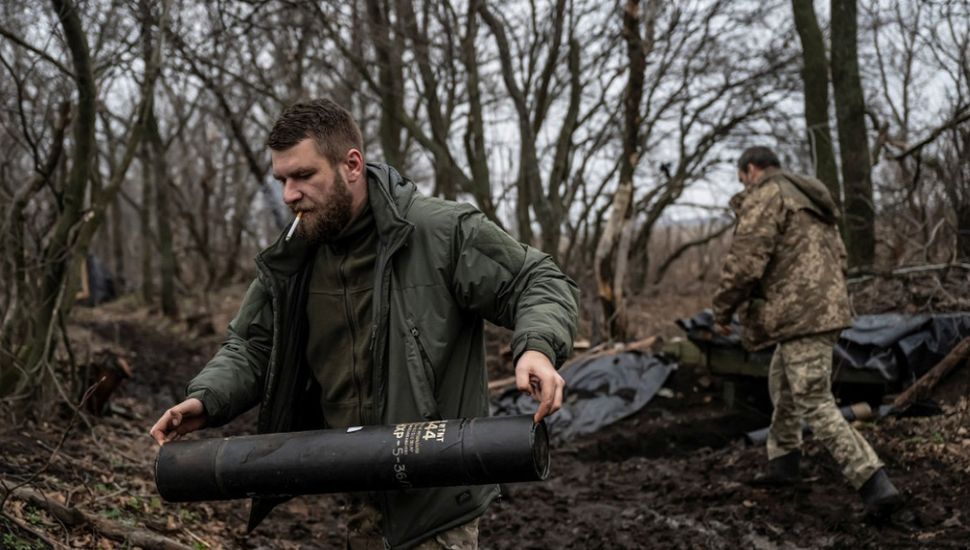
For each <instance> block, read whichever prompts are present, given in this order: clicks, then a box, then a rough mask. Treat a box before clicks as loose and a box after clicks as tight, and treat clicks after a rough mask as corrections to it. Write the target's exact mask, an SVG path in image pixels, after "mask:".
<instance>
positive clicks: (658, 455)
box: [0, 314, 970, 549]
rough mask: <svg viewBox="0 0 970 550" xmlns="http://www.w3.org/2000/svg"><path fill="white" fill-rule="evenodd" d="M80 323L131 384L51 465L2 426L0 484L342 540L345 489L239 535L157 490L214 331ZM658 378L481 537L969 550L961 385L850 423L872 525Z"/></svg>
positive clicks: (693, 375) (824, 479)
mask: <svg viewBox="0 0 970 550" xmlns="http://www.w3.org/2000/svg"><path fill="white" fill-rule="evenodd" d="M79 326H80V327H81V329H82V333H81V334H80V335H76V336H78V339H79V340H85V339H86V341H88V342H89V344H88V345H91V346H95V347H96V346H108V347H111V346H120V347H121V348H123V349H124V350H125V352H126V353H127V354H128V357H129V359H130V361H131V363H132V366H133V368H134V370H135V376H134V378H133V379H132V380H129V381H128V382H127V383H126V385H124V386H123V387H122V389H121V390H120V392H119V395H116V396H115V398H114V399H113V406H114V410H115V411H116V412H115V414H113V415H109V416H107V417H104V418H92V419H91V420H90V422H91V425H92V427H87V426H86V425H85V424H84V423H83V422H81V423H78V426H77V427H76V428H75V429H74V431H73V432H72V434H71V436H70V437H69V438H68V439H67V441H66V442H65V444H64V445H63V446H62V447H61V448H60V449H58V451H57V452H56V453H54V454H53V459H51V456H52V450H53V449H55V448H56V447H57V444H58V441H59V440H60V438H61V435H62V433H63V430H64V427H65V425H66V424H67V421H66V420H65V419H64V418H56V417H55V418H54V419H52V420H51V421H50V422H48V423H32V424H28V425H25V426H22V427H19V428H16V429H12V428H9V427H8V428H7V429H6V430H5V431H2V432H0V480H3V482H4V483H5V484H6V485H8V486H9V485H13V484H16V483H18V482H21V481H24V480H26V479H27V477H28V476H30V475H31V474H33V473H35V472H38V471H41V472H42V473H40V474H39V475H37V476H36V477H35V478H34V479H33V480H32V482H31V484H32V485H33V487H34V488H35V489H37V490H40V491H43V492H45V493H46V494H47V495H49V496H51V497H52V498H54V499H56V500H59V501H60V502H62V503H65V504H67V505H69V506H73V507H76V508H78V509H81V510H84V511H86V512H88V513H93V514H98V515H100V516H102V517H104V518H107V519H110V520H112V521H117V522H120V523H123V524H125V525H127V526H130V527H131V528H132V529H147V530H150V531H153V532H155V533H159V534H162V535H164V536H167V537H169V538H171V539H173V540H176V541H179V542H181V543H183V544H185V545H187V546H189V547H195V548H209V547H211V548H218V547H224V548H342V547H343V540H344V539H343V537H344V535H343V529H344V525H345V521H346V520H345V517H344V514H343V511H344V508H345V506H346V500H345V498H344V497H343V496H341V495H331V496H318V497H307V498H299V499H294V500H292V501H290V502H288V503H286V504H284V505H282V506H280V507H279V508H278V509H277V510H275V511H274V512H273V513H272V514H271V515H270V516H269V518H267V519H266V520H265V521H264V522H263V523H262V524H261V525H260V526H259V528H257V529H256V531H255V532H254V533H252V534H246V533H245V529H244V527H245V523H246V517H247V514H248V505H247V504H246V503H243V502H221V503H206V504H192V505H172V504H167V503H164V502H162V501H160V499H158V497H157V495H156V493H155V490H154V485H153V481H152V464H153V459H154V456H155V453H156V448H155V446H154V443H153V442H152V441H150V439H149V437H148V435H147V432H148V428H149V427H150V425H151V424H152V423H153V422H154V420H155V419H156V418H157V416H158V415H159V414H160V413H161V412H162V411H163V410H164V409H165V408H166V407H168V406H170V405H171V404H172V403H174V400H175V399H176V398H178V397H179V396H181V392H182V388H183V385H184V383H185V382H186V381H187V380H188V379H189V378H190V377H191V376H192V375H194V374H195V372H197V371H198V369H200V368H201V366H202V365H203V364H204V363H205V361H206V360H207V358H208V357H209V356H210V354H211V353H212V352H213V351H214V350H215V349H216V347H217V346H218V344H219V341H220V336H219V335H213V336H206V337H198V336H196V335H195V334H193V333H192V332H191V331H189V330H187V329H186V328H185V327H184V326H180V325H178V324H174V323H172V324H168V325H165V324H162V325H160V324H159V323H157V322H155V320H154V318H144V317H137V316H131V315H123V314H117V315H114V316H113V317H112V316H111V315H107V316H106V315H103V314H99V316H98V317H97V318H91V319H87V320H84V319H82V320H81V321H80V325H79ZM91 342H94V343H93V344H92V343H91ZM82 347H83V346H82ZM78 354H79V355H82V356H83V354H84V352H83V351H79V352H78ZM962 381H963V379H962V378H961V382H962ZM667 386H668V388H669V389H670V390H671V394H672V397H666V398H665V397H659V396H658V397H656V398H655V399H654V401H652V402H651V403H650V404H649V405H648V406H647V407H646V408H645V409H644V410H642V411H641V412H640V413H638V414H636V415H634V416H633V417H631V418H628V419H626V420H624V421H621V422H619V423H617V424H615V425H613V426H611V427H608V428H606V429H604V430H602V431H600V432H599V433H596V434H594V435H592V436H587V437H584V438H581V439H575V440H572V441H569V442H567V443H564V444H560V445H558V446H557V447H556V448H555V449H554V453H553V457H552V459H553V464H552V472H553V474H552V477H551V479H549V480H548V481H546V482H544V483H533V484H519V485H511V486H506V487H504V493H505V495H504V497H503V499H502V500H500V501H498V502H497V503H495V504H494V505H493V506H492V507H491V508H490V509H489V511H488V512H487V513H486V515H485V516H484V518H483V520H482V523H481V546H482V547H483V548H583V549H587V548H736V547H741V548H764V549H767V548H901V547H906V548H924V547H943V548H946V547H954V548H966V547H967V545H968V541H970V484H968V483H966V479H967V476H968V474H970V433H968V427H970V411H968V408H970V405H968V402H967V399H966V392H963V393H961V392H960V391H959V390H960V389H962V387H963V386H962V384H961V385H959V387H958V388H956V389H954V388H950V389H951V393H952V394H953V395H951V396H950V398H951V399H959V401H952V402H951V404H950V405H947V406H945V407H944V409H945V411H946V414H945V415H942V416H935V417H930V418H919V419H909V418H907V419H892V420H888V421H884V422H881V423H879V424H877V425H871V424H869V425H863V426H862V427H861V429H862V430H863V432H864V434H865V435H866V437H867V438H868V439H869V440H870V441H871V442H872V443H873V444H874V446H875V447H876V449H877V451H878V452H879V454H880V456H881V457H882V458H883V460H884V461H885V462H886V464H887V467H888V469H889V472H890V473H891V475H892V477H893V479H894V481H895V482H896V483H897V484H898V486H899V487H900V488H901V489H902V490H903V491H904V493H905V494H906V496H907V498H908V506H907V507H906V508H904V509H903V510H902V511H900V512H898V513H896V514H895V515H894V516H893V517H891V518H888V519H887V520H884V521H882V522H874V521H871V520H867V519H866V518H865V517H864V515H863V511H862V506H861V502H860V500H859V498H858V496H857V495H856V494H855V493H854V492H853V491H852V489H851V488H850V487H849V486H848V485H847V484H846V483H845V482H844V481H843V479H842V477H841V475H840V473H839V471H838V468H837V466H836V465H835V463H834V462H833V461H832V460H831V458H829V457H828V455H827V454H826V453H825V452H824V451H823V450H822V449H820V448H819V447H818V446H816V445H814V444H812V442H811V441H810V440H809V443H808V445H807V446H806V449H805V451H806V454H807V457H806V460H805V470H804V472H803V475H804V476H805V481H804V482H803V483H802V484H800V485H799V486H797V487H793V488H788V489H780V490H766V489H755V488H752V487H749V486H748V485H746V484H745V483H744V481H745V480H746V479H748V478H750V477H751V476H752V475H754V473H755V472H756V471H757V470H758V468H760V467H761V466H762V464H763V463H764V451H763V449H758V448H749V447H746V446H745V445H744V443H743V440H742V438H741V437H740V436H741V434H742V433H743V432H744V431H746V430H750V429H754V428H758V427H761V426H764V425H765V424H767V422H768V420H767V418H766V417H765V416H764V415H763V414H759V413H757V412H738V411H733V410H729V409H727V408H725V407H724V406H723V405H722V404H721V402H720V398H719V395H720V394H719V386H718V383H717V381H716V380H711V379H710V377H709V376H706V375H704V373H701V372H696V371H694V370H693V369H690V368H681V369H679V370H678V371H676V372H675V373H674V374H673V375H672V377H671V379H670V381H669V382H668V384H667ZM668 395H670V394H668ZM254 420H255V417H254V413H253V412H250V413H248V414H247V415H244V417H242V418H240V419H237V420H236V421H235V422H233V423H232V424H230V425H228V426H226V427H223V428H219V429H216V430H208V431H207V432H206V433H204V434H203V435H205V436H206V437H212V436H216V435H220V434H242V433H246V432H247V431H249V430H250V429H251V427H252V426H253V424H254ZM48 462H49V464H48V465H47V466H46V469H45V464H47V463H48ZM3 511H4V513H5V514H8V515H9V516H11V517H13V518H19V520H20V521H21V522H22V524H23V525H26V526H27V527H29V528H30V530H32V531H35V532H39V533H41V534H42V535H44V536H45V537H46V538H47V539H48V541H53V542H54V543H55V544H61V543H63V544H66V545H68V546H73V547H83V548H89V547H104V548H111V547H116V546H119V545H121V544H122V543H120V542H118V541H113V540H108V539H105V538H104V537H103V536H102V535H101V534H100V533H98V532H96V531H93V530H91V529H90V528H88V527H84V526H81V527H74V528H64V527H62V526H61V525H59V524H58V522H57V521H55V520H54V519H53V518H52V517H51V516H50V515H48V514H47V513H46V512H44V511H41V510H38V509H35V508H33V507H31V506H29V505H27V504H25V503H24V502H21V501H20V500H18V499H17V498H16V497H13V498H11V499H9V501H8V503H7V504H6V506H5V508H4V510H3ZM0 536H2V537H4V538H2V539H0V547H16V546H15V545H16V544H25V545H26V544H33V545H34V546H33V547H47V546H48V544H45V543H43V542H41V541H40V539H39V538H38V537H37V536H35V535H34V534H32V533H31V532H30V531H28V530H27V529H25V528H23V527H22V526H18V525H16V524H14V523H13V522H12V520H10V519H8V518H2V517H0ZM22 547H23V548H27V547H29V546H22Z"/></svg>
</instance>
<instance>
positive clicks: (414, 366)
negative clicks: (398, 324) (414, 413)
mask: <svg viewBox="0 0 970 550" xmlns="http://www.w3.org/2000/svg"><path fill="white" fill-rule="evenodd" d="M407 340H408V341H409V342H410V344H411V345H410V347H411V348H412V350H411V352H410V353H409V354H408V355H410V356H411V357H408V362H407V364H408V379H409V380H410V382H411V392H412V395H413V396H414V402H415V403H416V404H417V406H418V411H419V412H420V413H421V416H422V417H423V418H425V419H427V420H440V419H441V412H440V411H439V410H438V401H437V400H436V399H435V386H436V381H435V373H434V366H433V365H432V364H431V357H430V356H428V352H427V350H426V349H425V347H424V344H422V343H421V331H420V330H418V327H416V326H415V325H414V323H409V326H408V338H407Z"/></svg>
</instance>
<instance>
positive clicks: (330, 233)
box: [299, 171, 354, 244]
mask: <svg viewBox="0 0 970 550" xmlns="http://www.w3.org/2000/svg"><path fill="white" fill-rule="evenodd" d="M353 202H354V201H353V197H352V196H351V195H350V188H349V187H347V183H346V182H345V181H344V180H343V177H341V175H340V172H339V171H335V172H334V178H333V185H331V186H330V193H329V194H328V196H327V197H326V198H325V199H324V202H323V204H321V205H316V208H314V209H312V210H305V211H304V214H303V218H302V220H301V223H300V225H299V232H300V234H301V236H302V237H303V238H304V239H306V240H307V241H309V242H310V244H320V243H326V242H330V241H332V240H334V239H335V238H337V235H339V234H340V232H341V231H343V230H344V228H346V227H347V225H348V224H349V223H350V219H351V216H352V214H353V213H352V212H351V210H352V207H353Z"/></svg>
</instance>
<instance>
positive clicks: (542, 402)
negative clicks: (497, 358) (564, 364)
mask: <svg viewBox="0 0 970 550" xmlns="http://www.w3.org/2000/svg"><path fill="white" fill-rule="evenodd" d="M515 385H516V387H517V388H519V391H521V392H522V393H527V394H529V395H530V396H532V398H533V399H535V400H536V401H538V402H539V409H538V410H537V411H536V414H535V417H534V421H535V422H536V423H537V424H538V423H539V421H540V420H542V419H543V418H545V417H546V416H549V415H550V414H552V413H554V412H556V411H558V410H559V407H561V406H562V390H563V388H565V387H566V381H565V380H563V379H562V376H559V373H558V372H556V367H554V366H553V365H552V361H550V360H549V358H548V357H546V355H545V354H544V353H542V352H539V351H534V350H528V351H526V352H525V353H523V354H522V355H521V356H519V360H518V362H516V364H515Z"/></svg>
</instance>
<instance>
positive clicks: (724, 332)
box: [714, 323, 733, 336]
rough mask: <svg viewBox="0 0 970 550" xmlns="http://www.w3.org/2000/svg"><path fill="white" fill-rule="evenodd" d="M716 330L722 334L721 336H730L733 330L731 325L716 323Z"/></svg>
mask: <svg viewBox="0 0 970 550" xmlns="http://www.w3.org/2000/svg"><path fill="white" fill-rule="evenodd" d="M714 332H716V333H718V334H720V335H721V336H730V335H731V333H732V332H733V331H732V330H731V327H729V326H727V325H722V324H721V323H714Z"/></svg>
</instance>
